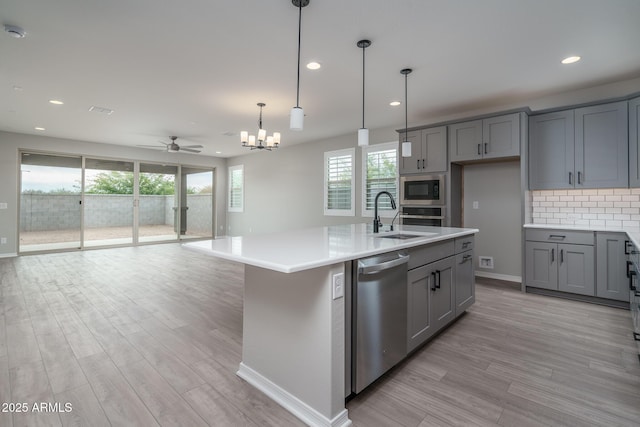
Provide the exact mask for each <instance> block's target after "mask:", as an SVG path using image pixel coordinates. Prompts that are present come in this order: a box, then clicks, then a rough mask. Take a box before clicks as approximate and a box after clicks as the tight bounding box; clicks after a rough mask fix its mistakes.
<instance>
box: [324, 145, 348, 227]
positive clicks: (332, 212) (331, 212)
mask: <svg viewBox="0 0 640 427" xmlns="http://www.w3.org/2000/svg"><path fill="white" fill-rule="evenodd" d="M347 155H348V156H350V157H351V200H350V204H351V207H350V208H349V209H329V207H328V205H329V177H328V166H329V164H328V162H329V160H330V159H332V158H335V157H344V156H347ZM322 165H323V181H322V187H323V198H322V208H323V211H324V215H325V216H355V215H356V197H355V192H356V174H355V169H356V150H355V148H346V149H342V150H334V151H326V152H325V153H324V161H323V163H322Z"/></svg>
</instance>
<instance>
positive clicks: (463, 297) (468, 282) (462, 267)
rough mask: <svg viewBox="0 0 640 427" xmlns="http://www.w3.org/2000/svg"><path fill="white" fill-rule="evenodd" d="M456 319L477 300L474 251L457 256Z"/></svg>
mask: <svg viewBox="0 0 640 427" xmlns="http://www.w3.org/2000/svg"><path fill="white" fill-rule="evenodd" d="M455 283H456V292H455V294H456V317H458V316H460V315H461V314H462V313H464V311H465V310H466V309H467V308H469V307H470V306H471V304H473V303H474V302H475V300H476V286H475V274H474V268H473V251H466V252H463V253H461V254H458V255H456V281H455Z"/></svg>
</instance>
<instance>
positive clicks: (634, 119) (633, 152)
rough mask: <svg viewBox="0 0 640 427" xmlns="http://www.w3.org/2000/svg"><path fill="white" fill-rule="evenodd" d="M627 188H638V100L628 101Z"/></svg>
mask: <svg viewBox="0 0 640 427" xmlns="http://www.w3.org/2000/svg"><path fill="white" fill-rule="evenodd" d="M629 186H630V187H640V98H635V99H632V100H631V101H629Z"/></svg>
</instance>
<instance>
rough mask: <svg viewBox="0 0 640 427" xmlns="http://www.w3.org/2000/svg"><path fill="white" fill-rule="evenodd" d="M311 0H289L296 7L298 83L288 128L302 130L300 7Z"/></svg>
mask: <svg viewBox="0 0 640 427" xmlns="http://www.w3.org/2000/svg"><path fill="white" fill-rule="evenodd" d="M309 1H311V0H291V3H293V5H294V6H295V7H297V8H298V11H299V13H298V83H297V85H296V106H295V107H293V108H292V109H291V119H290V121H289V129H291V130H302V128H303V127H304V110H303V109H302V107H300V41H301V34H302V8H303V7H305V6H307V5H308V4H309Z"/></svg>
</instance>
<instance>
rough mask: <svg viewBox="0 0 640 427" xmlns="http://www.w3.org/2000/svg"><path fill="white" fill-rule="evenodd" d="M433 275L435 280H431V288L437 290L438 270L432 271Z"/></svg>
mask: <svg viewBox="0 0 640 427" xmlns="http://www.w3.org/2000/svg"><path fill="white" fill-rule="evenodd" d="M431 276H432V278H433V281H432V282H431V290H432V291H434V292H435V290H436V272H435V271H432V272H431Z"/></svg>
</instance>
